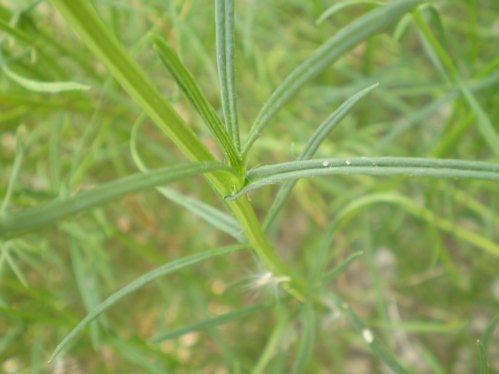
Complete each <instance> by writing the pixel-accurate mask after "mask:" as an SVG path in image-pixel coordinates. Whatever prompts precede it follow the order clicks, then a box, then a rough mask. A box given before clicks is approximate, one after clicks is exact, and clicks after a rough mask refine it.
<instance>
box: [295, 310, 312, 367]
mask: <svg viewBox="0 0 499 374" xmlns="http://www.w3.org/2000/svg"><path fill="white" fill-rule="evenodd" d="M301 320H302V325H303V331H302V338H301V340H300V346H299V348H298V354H297V356H296V360H295V363H294V365H293V369H292V371H291V372H292V373H293V374H300V373H306V372H307V371H306V367H307V362H308V360H309V359H310V355H311V354H312V349H313V346H314V340H315V339H314V338H315V311H314V307H313V305H312V304H311V303H307V304H305V305H304V306H303V309H302V316H301Z"/></svg>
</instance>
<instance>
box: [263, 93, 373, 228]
mask: <svg viewBox="0 0 499 374" xmlns="http://www.w3.org/2000/svg"><path fill="white" fill-rule="evenodd" d="M377 86H378V83H376V84H373V85H372V86H369V87H367V88H365V89H363V90H362V91H360V92H358V93H356V94H355V95H353V96H352V97H350V98H349V99H348V100H347V101H345V102H344V103H343V104H341V106H340V107H339V108H338V109H337V110H335V111H334V112H333V114H331V115H330V116H329V117H328V118H327V119H326V120H325V121H324V122H323V123H322V124H321V125H320V126H319V127H318V128H317V130H315V132H314V134H313V135H312V137H311V138H310V139H309V140H308V142H307V144H306V145H305V147H304V148H303V151H302V153H301V154H300V156H298V160H308V159H310V158H311V157H312V156H313V155H314V154H315V152H316V151H317V149H319V146H320V145H321V144H322V142H323V141H324V140H325V139H326V138H327V136H328V135H329V134H330V133H331V132H332V131H333V130H334V129H335V128H336V127H337V126H338V125H339V124H340V122H341V120H342V119H343V118H345V116H346V115H347V114H348V113H350V111H351V110H352V109H353V107H354V106H355V104H357V103H358V102H359V101H360V100H361V99H362V98H363V97H364V96H366V95H367V94H368V93H369V92H371V91H372V90H373V89H375V88H376V87H377ZM295 184H296V181H288V182H285V183H284V184H283V185H282V186H281V187H280V188H279V191H278V192H277V194H276V196H275V198H274V201H273V203H272V205H271V206H270V209H269V210H268V212H267V215H266V216H265V221H264V223H263V227H264V228H268V227H269V226H270V225H271V224H272V222H273V220H274V219H275V217H276V216H277V213H279V211H280V210H281V208H282V206H283V205H284V203H285V202H286V200H287V199H288V197H289V194H290V193H291V191H292V190H293V187H294V186H295Z"/></svg>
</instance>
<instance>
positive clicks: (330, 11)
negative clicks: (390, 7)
mask: <svg viewBox="0 0 499 374" xmlns="http://www.w3.org/2000/svg"><path fill="white" fill-rule="evenodd" d="M358 4H369V5H371V4H372V5H384V4H385V3H384V2H382V1H378V0H344V1H342V2H340V3H336V4H333V5H331V6H330V7H329V8H327V9H326V10H325V11H324V12H322V14H321V15H320V16H319V18H317V21H315V23H316V24H317V25H320V24H321V23H323V22H324V21H325V20H327V19H328V18H330V17H332V16H333V15H334V14H336V13H338V12H339V11H340V10H342V9H345V8H348V7H351V6H354V5H358Z"/></svg>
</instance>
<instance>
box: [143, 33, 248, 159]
mask: <svg viewBox="0 0 499 374" xmlns="http://www.w3.org/2000/svg"><path fill="white" fill-rule="evenodd" d="M153 40H154V47H155V49H156V52H157V53H158V56H159V57H160V59H161V61H162V62H163V63H164V65H165V66H166V68H167V69H168V71H169V72H170V74H171V75H172V76H173V78H174V79H175V81H176V82H177V84H178V85H179V86H180V88H181V89H182V91H183V92H184V94H185V95H186V96H187V98H188V99H189V101H190V102H191V104H192V105H193V106H194V108H196V110H197V112H198V113H199V115H200V116H201V118H202V119H203V121H204V123H205V125H206V126H207V127H208V128H209V129H210V131H211V133H212V134H213V136H215V138H216V139H217V141H218V143H219V144H220V146H221V148H222V151H223V152H224V154H225V157H227V159H228V160H229V162H230V164H231V165H232V166H234V167H236V168H240V167H241V160H240V159H239V155H238V152H237V150H236V148H235V147H234V143H233V141H232V139H231V138H230V135H229V133H228V132H227V130H226V129H225V127H224V125H223V123H222V121H221V120H220V118H219V117H218V115H217V113H216V112H215V109H213V107H212V106H211V105H210V103H209V102H208V100H207V99H206V97H205V96H204V95H203V93H202V91H201V88H200V87H199V86H198V84H197V83H196V81H195V80H194V78H193V77H192V75H191V73H190V72H189V70H188V69H187V67H186V66H185V65H184V64H183V63H182V61H181V60H180V58H179V57H178V56H177V54H176V53H175V51H174V50H173V49H172V48H171V47H170V46H169V45H168V43H167V42H166V41H165V40H164V39H162V38H160V37H158V36H156V37H154V39H153Z"/></svg>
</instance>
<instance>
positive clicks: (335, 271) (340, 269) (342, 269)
mask: <svg viewBox="0 0 499 374" xmlns="http://www.w3.org/2000/svg"><path fill="white" fill-rule="evenodd" d="M363 254H364V252H363V251H357V252H354V253H352V254H351V255H350V256H348V257H347V258H346V259H345V260H344V261H343V262H342V263H341V264H339V265H338V266H336V267H335V268H334V269H331V270H329V271H328V272H327V273H326V274H324V276H323V277H322V282H324V283H327V282H330V281H331V280H333V279H334V278H336V277H337V276H338V275H340V274H342V273H344V272H345V271H346V270H347V269H348V267H349V266H350V265H351V264H352V263H353V262H354V261H355V260H356V259H357V258H358V257H360V256H362V255H363Z"/></svg>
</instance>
